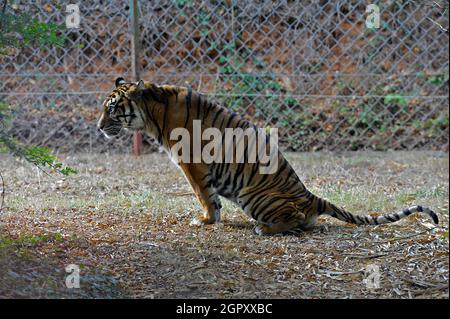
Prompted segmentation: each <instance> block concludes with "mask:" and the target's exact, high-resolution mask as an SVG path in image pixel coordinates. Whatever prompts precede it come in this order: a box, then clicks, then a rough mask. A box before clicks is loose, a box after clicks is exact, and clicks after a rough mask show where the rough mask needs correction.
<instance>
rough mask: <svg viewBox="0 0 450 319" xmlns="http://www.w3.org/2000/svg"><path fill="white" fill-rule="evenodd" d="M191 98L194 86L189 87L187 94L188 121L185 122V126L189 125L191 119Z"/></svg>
mask: <svg viewBox="0 0 450 319" xmlns="http://www.w3.org/2000/svg"><path fill="white" fill-rule="evenodd" d="M191 99H192V88H191V87H188V94H187V96H186V121H185V122H184V127H186V126H187V124H188V121H189V110H190V108H191Z"/></svg>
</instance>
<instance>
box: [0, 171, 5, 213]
mask: <svg viewBox="0 0 450 319" xmlns="http://www.w3.org/2000/svg"><path fill="white" fill-rule="evenodd" d="M0 179H1V180H2V193H1V195H0V196H1V201H0V213H1V212H2V210H3V204H4V203H5V180H4V179H3V175H2V173H1V172H0Z"/></svg>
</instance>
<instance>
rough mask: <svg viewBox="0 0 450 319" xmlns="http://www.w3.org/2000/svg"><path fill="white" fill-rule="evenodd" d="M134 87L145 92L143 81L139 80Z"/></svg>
mask: <svg viewBox="0 0 450 319" xmlns="http://www.w3.org/2000/svg"><path fill="white" fill-rule="evenodd" d="M136 87H137V89H138V90H140V91H142V90H145V84H144V81H143V80H139V81H138V82H137V83H136Z"/></svg>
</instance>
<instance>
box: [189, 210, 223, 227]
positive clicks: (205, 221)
mask: <svg viewBox="0 0 450 319" xmlns="http://www.w3.org/2000/svg"><path fill="white" fill-rule="evenodd" d="M219 221H220V213H215V214H214V215H213V216H209V215H208V216H199V217H194V218H193V219H192V221H191V223H190V225H191V226H202V225H210V224H214V223H218V222H219Z"/></svg>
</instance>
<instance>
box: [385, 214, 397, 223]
mask: <svg viewBox="0 0 450 319" xmlns="http://www.w3.org/2000/svg"><path fill="white" fill-rule="evenodd" d="M383 217H384V218H386V219H387V220H388V221H390V222H396V220H395V219H393V218H392V217H391V216H390V215H384V216H383Z"/></svg>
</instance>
